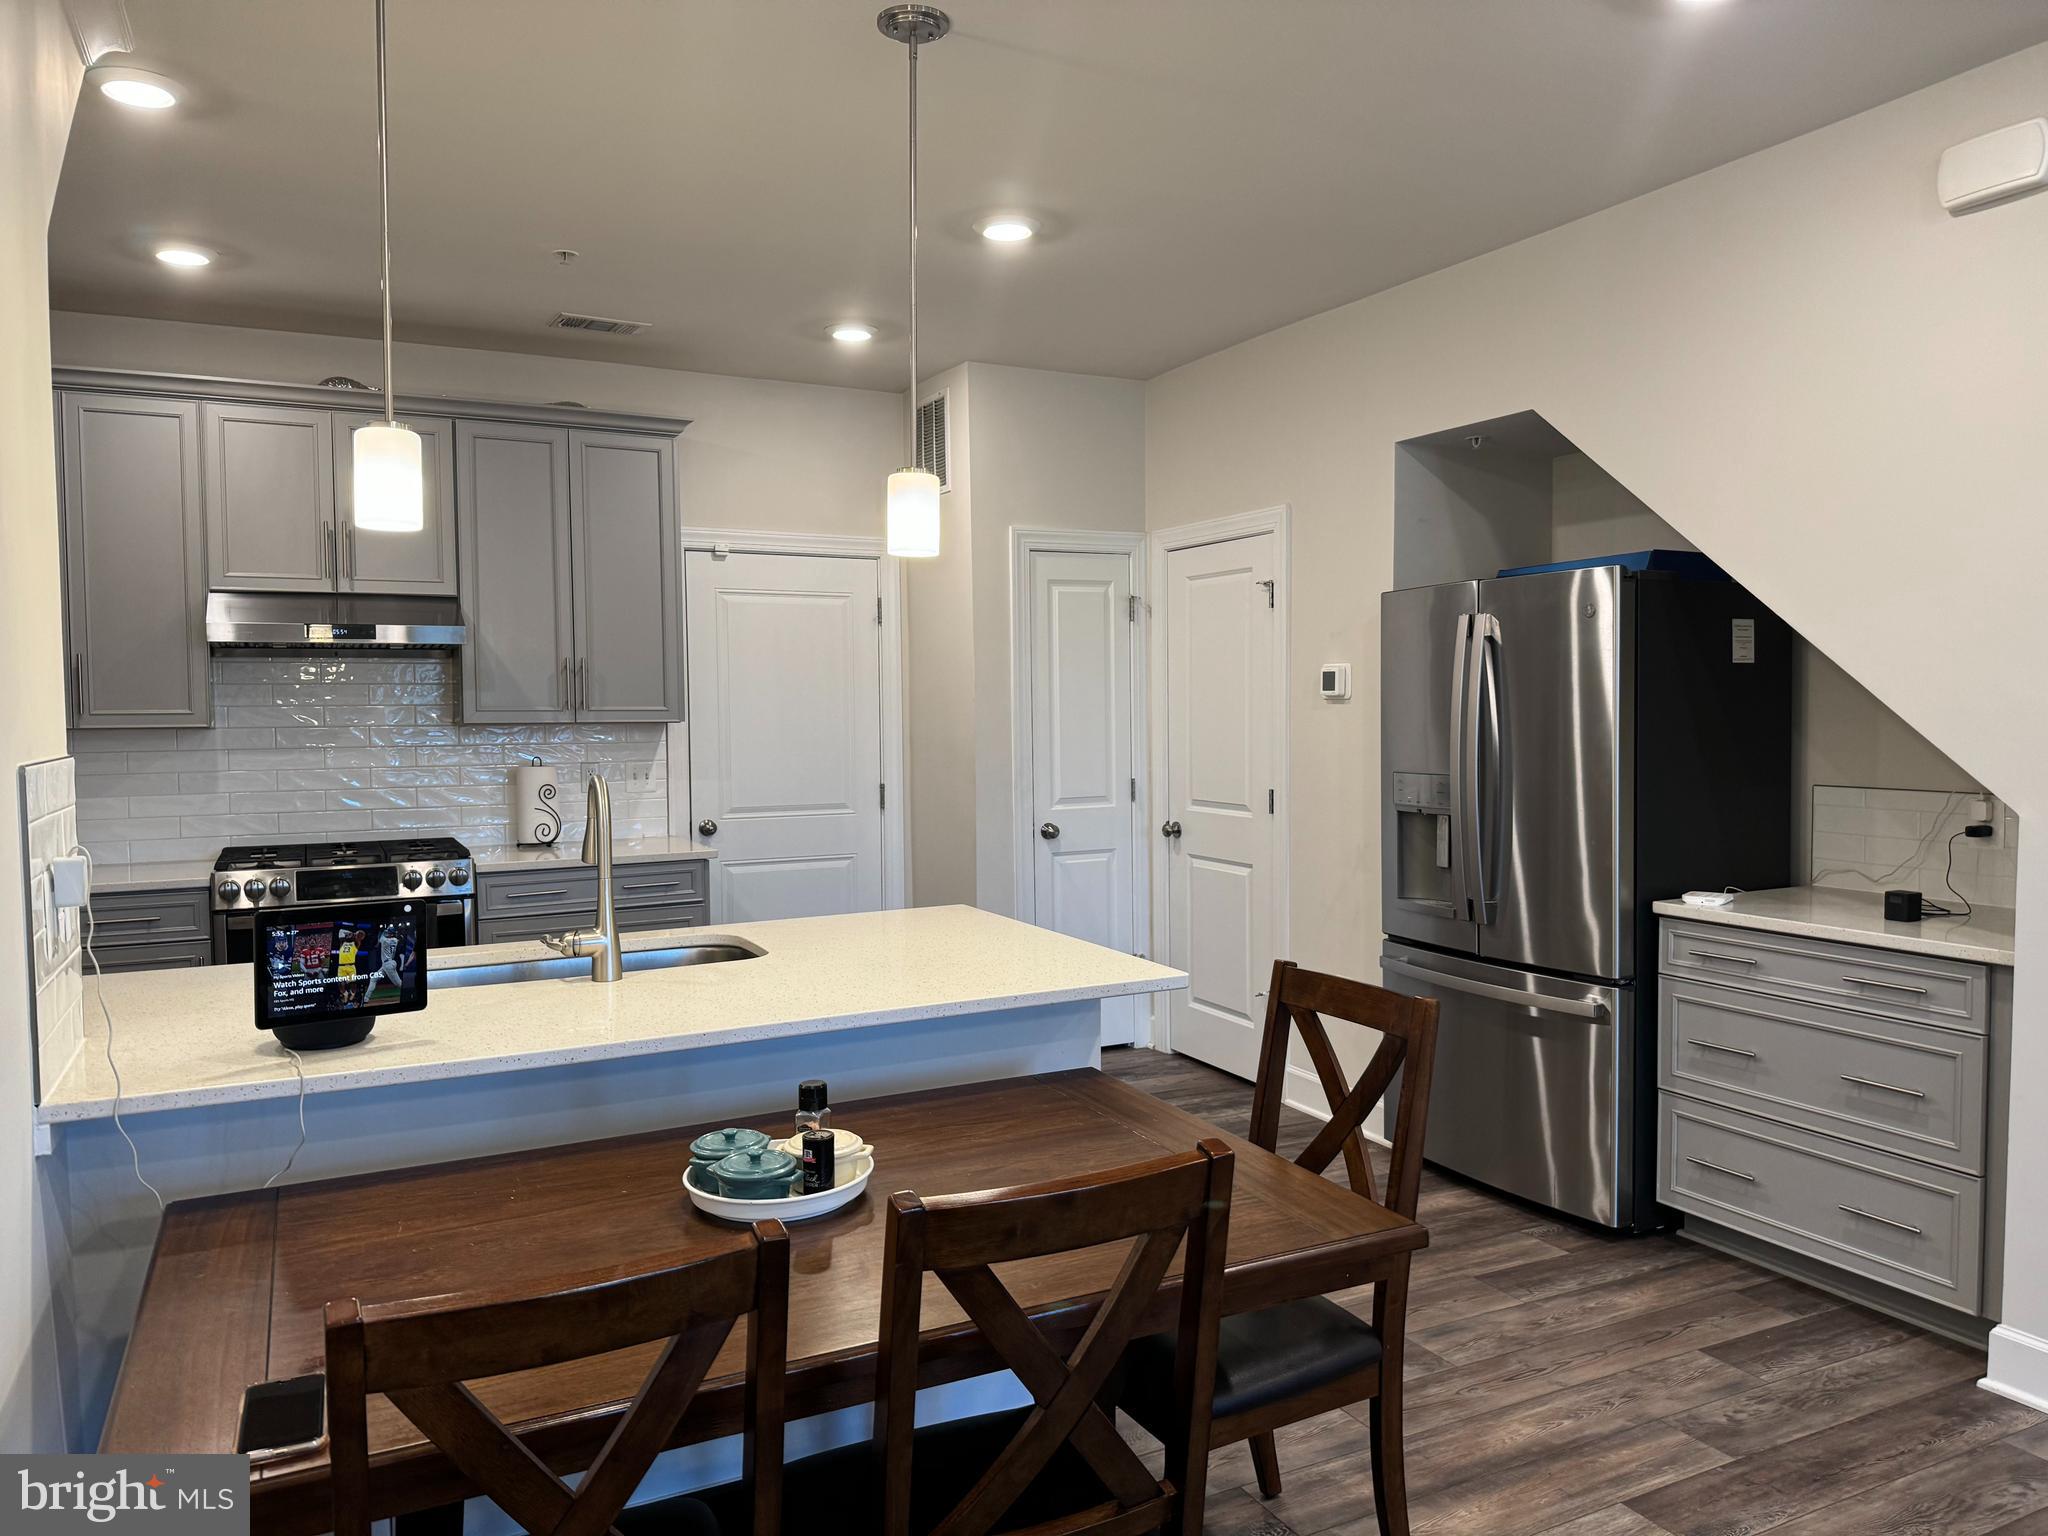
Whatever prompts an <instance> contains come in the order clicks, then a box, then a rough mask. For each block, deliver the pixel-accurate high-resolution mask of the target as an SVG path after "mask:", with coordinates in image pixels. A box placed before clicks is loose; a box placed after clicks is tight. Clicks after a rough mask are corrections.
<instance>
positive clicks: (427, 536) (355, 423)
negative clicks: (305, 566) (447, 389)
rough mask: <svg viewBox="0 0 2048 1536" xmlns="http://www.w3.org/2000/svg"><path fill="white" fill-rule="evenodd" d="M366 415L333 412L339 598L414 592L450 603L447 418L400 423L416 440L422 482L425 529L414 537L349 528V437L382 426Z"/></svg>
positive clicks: (451, 480) (451, 449)
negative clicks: (355, 594) (342, 595)
mask: <svg viewBox="0 0 2048 1536" xmlns="http://www.w3.org/2000/svg"><path fill="white" fill-rule="evenodd" d="M383 419H384V418H383V417H382V416H381V415H379V414H377V413H375V412H367V413H364V414H360V415H358V414H357V413H355V412H353V411H336V412H335V413H334V415H333V417H332V422H333V430H334V521H335V525H336V527H337V528H338V529H339V530H340V539H341V559H340V567H341V578H340V582H339V590H341V591H343V592H395V593H417V594H425V595H428V596H437V597H453V596H455V593H456V576H455V424H454V423H453V422H452V421H449V420H448V419H447V418H445V417H422V416H404V417H401V418H400V419H401V420H402V421H403V422H404V423H405V425H407V426H409V427H411V428H412V429H413V431H415V432H417V433H418V434H419V435H420V454H421V459H422V464H421V468H422V469H423V471H424V473H425V478H426V491H427V496H426V501H427V506H426V524H425V526H424V527H422V528H421V529H420V531H419V532H417V533H375V532H372V531H371V530H369V529H367V528H358V527H356V526H355V443H354V437H355V430H356V428H357V427H367V426H371V425H373V424H374V423H377V422H380V421H382V420H383Z"/></svg>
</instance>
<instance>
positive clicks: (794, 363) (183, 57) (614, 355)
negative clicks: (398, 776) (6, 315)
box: [51, 0, 2048, 388]
mask: <svg viewBox="0 0 2048 1536" xmlns="http://www.w3.org/2000/svg"><path fill="white" fill-rule="evenodd" d="M951 6H952V12H953V16H954V23H955V30H954V33H953V35H952V36H951V37H950V38H948V39H946V40H945V41H943V42H941V43H939V44H937V45H936V46H934V47H932V48H930V49H929V50H927V51H926V53H925V55H924V61H923V69H922V71H921V73H922V81H921V85H922V95H923V118H924V140H925V145H924V150H925V152H924V183H923V194H922V196H923V209H924V233H925V239H924V247H923V248H924V263H923V276H922V287H921V292H920V318H921V327H920V341H921V347H922V351H923V363H924V367H925V371H926V372H927V373H930V372H934V371H936V370H938V369H940V368H943V367H947V366H950V365H951V364H953V363H956V362H960V361H962V360H966V359H974V360H979V361H990V362H1002V363H1013V364H1019V365H1023V366H1027V367H1037V368H1058V369H1070V370H1074V371H1077V372H1084V373H1101V374H1115V375H1121V376H1125V377H1133V378H1147V377H1151V376H1153V375H1155V374H1158V373H1160V372H1162V371H1164V370H1165V369H1168V368H1171V367H1173V366H1175V365H1176V364H1178V363H1182V362H1185V361H1187V360H1189V359H1191V358H1195V357H1199V356H1201V355H1203V354H1205V353H1208V352H1211V351H1214V350H1215V349H1217V348H1219V347H1223V346H1226V345H1229V344H1230V343H1232V342H1235V341H1239V340H1242V339H1243V338H1245V337H1248V336H1252V335H1256V334H1258V333H1259V332H1262V331H1266V330H1270V329H1271V328H1273V327H1274V326H1277V325H1281V324H1284V323H1286V322H1288V321H1291V320H1295V319H1299V318H1301V317H1303V316H1306V315H1311V314H1314V313H1317V312H1318V311H1321V310H1324V309H1328V308H1330V307H1331V306H1333V305H1336V304H1340V303H1344V302H1346V301H1348V300H1351V299H1355V298H1359V297H1361V296H1363V295H1365V294H1368V293H1372V292H1375V291H1377V290H1380V289H1383V288H1386V287H1389V286H1391V285H1393V284H1395V283H1399V282H1402V281H1404V280H1406V279H1408V278H1412V277H1415V276H1418V275H1420V274H1422V273H1425V272H1429V271H1432V270H1435V269H1437V268H1440V267H1443V266H1447V265H1449V264H1451V263H1453V262H1456V261H1459V260H1462V259H1464V258H1467V257H1470V256H1474V255H1477V254H1479V253H1481V252H1483V251H1487V250H1490V249H1493V248H1496V247H1498V246H1502V245H1505V244H1508V243H1510V242H1512V241H1515V240H1518V239H1521V238H1523V237H1525V236H1528V235H1532V234H1535V233H1537V232H1539V231H1541V230H1544V229H1547V228H1550V227H1553V226H1555V225H1558V224H1561V223H1564V222H1567V221H1569V220H1571V219H1574V218H1578V217H1580V216H1582V215H1584V214H1587V213H1590V212H1593V211H1595V210H1597V209H1600V208H1603V207H1606V206H1608V205H1610V204H1613V203H1616V202H1619V201H1621V200H1623V199H1626V198H1628V197H1631V196H1634V195H1636V194H1638V193H1641V192H1645V191H1648V190H1650V189H1652V188H1654V187H1657V186H1661V185H1664V184H1666V183H1668V182H1671V181H1675V180H1677V179H1679V178H1681V177H1684V176H1687V175H1690V174H1692V173H1694V172H1697V171H1700V170H1704V169H1706V168H1708V167H1710V166H1713V165H1716V164H1720V163H1722V162H1724V161H1727V160H1731V159H1734V158H1737V157H1739V156H1741V155H1744V154H1747V153H1750V152H1751V151H1754V150H1757V149H1760V148H1763V147H1765V146H1767V145H1770V144H1773V143H1777V142H1779V141H1781V140H1784V139H1787V138H1790V137H1793V136H1795V135H1797V134H1799V133H1802V132H1805V131H1807V130H1809V129H1811V128H1814V127H1817V126H1820V125H1822V124H1824V123H1828V122H1832V121H1835V120H1837V119H1839V118H1842V117H1845V116H1848V115H1850V114H1852V113H1854V112H1857V111H1859V110H1862V109H1863V108H1866V107H1869V106H1873V105H1875V104H1877V103H1879V102H1882V101H1886V100H1889V99H1890V98H1892V97H1895V96H1898V95H1902V94H1904V93H1905V92H1907V91H1910V90H1913V89H1915V88H1916V87H1919V86H1921V85H1925V84H1928V83H1931V82H1933V81H1935V80H1939V79H1942V78H1945V77H1947V76H1949V75H1952V74H1955V73H1957V72H1959V71H1961V70H1964V69H1967V68H1970V67H1972V66H1974V65H1976V64H1979V63H1983V62H1985V61H1987V60H1990V59H1992V58H1996V57H1998V56H2000V55H2002V54H2006V53H2010V52H2013V51H2015V50H2017V49H2019V48H2022V47H2025V46H2028V45H2030V44H2033V43H2036V42H2040V41H2042V40H2044V39H2048V0H1724V3H1720V4H1705V5H1700V4H1694V5H1687V4H1684V3H1681V0H1235V3H1223V0H951ZM128 8H129V12H130V15H131V16H132V18H133V22H134V30H135V37H136V52H135V56H134V57H135V62H137V63H145V64H148V65H150V66H152V67H156V68H160V69H162V70H163V71H164V72H166V73H169V74H171V75H173V76H175V77H176V78H178V79H180V80H181V81H183V82H184V83H185V84H186V85H187V87H188V88H189V91H190V95H189V97H188V99H187V100H186V101H185V102H184V103H183V104H181V105H180V106H179V107H178V108H177V109H175V110H174V111H171V112H168V113H159V114H145V113H138V112H134V111H129V110H125V109H122V108H120V107H117V106H115V105H113V104H112V103H110V102H107V101H105V100H103V99H102V98H100V97H99V96H98V95H97V93H89V94H88V97H87V98H86V99H85V100H84V101H82V102H81V104H80V107H79V112H78V119H77V126H76V128H75V129H74V132H73V137H72V143H71V148H70V153H69V156H68V158H67V161H66V164H65V171H64V179H63V184H62V186H61V188H60V190H59V194H58V199H57V207H56V213H55V217H54V220H53V223H52V227H51V246H52V252H51V255H52V260H51V284H52V289H53V294H52V297H53V302H54V303H55V305H56V306H57V307H58V308H65V309H82V310H89V311H100V312H108V313H119V314H140V315H155V316H164V317H170V318H177V319H186V320H202V321H213V322H220V323H227V324H237V325H257V326H268V327H275V328H280V329H290V330H304V331H314V332H327V333H334V334H348V335H367V334H373V333H374V330H375V326H376V233H377V225H376V201H375V198H376V161H375V138H374V134H375V116H374V97H373V88H372V87H373V74H372V52H371V47H372V44H371V38H372V31H371V27H372V22H371V16H372V6H371V3H370V0H128ZM877 8H878V5H877V3H876V0H865V3H864V0H574V3H568V0H391V18H392V19H391V37H392V52H393V62H392V85H391V121H392V139H393V153H394V157H395V160H394V166H393V171H392V201H393V217H394V220H395V239H394V261H395V269H394V277H393V284H394V290H395V293H396V298H397V316H398V331H399V335H400V336H401V338H404V339H410V340H417V341H441V342H447V343H452V344H458V345H469V346H481V347H488V348H496V349H502V350H517V351H524V352H544V353H545V352H555V353H561V354H564V355H571V356H579V357H600V358H608V359H617V360H621V361H632V362H644V363H652V364H657V365H661V366H669V367H680V368H692V369H701V370H705V371H710V372H718V373H735V374H750V375H756V376H761V377H768V378H781V379H798V380H809V381H815V382H820V383H839V384H855V385H863V386H870V387H881V388H894V387H899V386H898V381H899V380H900V379H901V378H902V376H903V373H904V370H905V367H906V360H905V352H904V346H903V338H902V331H903V325H904V320H905V314H906V309H905V300H904V294H903V276H902V267H903V218H904V215H903V200H904V199H903V174H904V146H903V127H904V104H903V94H904V50H903V49H902V48H901V47H899V46H898V45H896V44H894V43H891V42H889V41H888V40H887V39H885V38H883V37H882V36H881V35H880V34H879V33H878V32H877V31H876V30H875V24H874V14H873V13H874V10H875V9H877ZM1984 126H1985V127H1986V128H1991V127H1994V126H1997V125H1995V124H1991V123H1986V124H1985V125H1984ZM1928 176H1929V195H1930V196H1932V178H1933V167H1932V164H1931V163H1930V165H1929V168H1928ZM1817 190H1819V189H1817ZM1003 207H1020V208H1023V209H1026V210H1029V211H1030V212H1032V213H1034V214H1036V215H1037V216H1038V217H1040V218H1041V219H1043V220H1044V222H1045V225H1046V230H1045V233H1044V235H1043V236H1042V237H1041V238H1040V239H1039V240H1037V241H1035V242H1033V243H1032V244H1031V245H1029V246H1027V247H1023V248H1010V249H1000V248H995V247H991V246H989V245H987V244H986V243H984V242H983V241H981V240H980V239H979V238H978V237H977V236H976V235H975V234H974V233H973V229H972V224H973V221H974V219H975V218H976V217H977V216H979V215H981V214H983V213H986V212H988V211H991V210H994V209H997V208H1003ZM165 238H179V239H184V240H189V241H192V242H195V243H198V244H201V245H206V246H210V247H213V248H215V249H216V250H218V251H220V252H221V253H222V259H221V260H220V262H219V263H218V264H217V265H216V266H214V267H213V268H211V269H209V270H206V271H204V272H198V273H178V272H172V271H169V270H167V269H165V268H163V267H161V266H160V265H159V264H158V263H157V262H155V261H153V260H152V259H150V257H149V254H148V253H149V249H150V247H151V245H152V244H153V242H155V241H157V240H160V239H165ZM560 246H569V247H573V248H575V249H577V250H579V251H581V252H582V258H581V259H580V260H579V261H577V262H576V263H575V264H574V265H573V266H570V267H562V266H559V265H557V264H556V263H555V261H554V260H553V258H552V257H551V255H550V252H552V251H553V250H554V249H555V248H557V247H560ZM558 309H572V310H583V311H590V312H595V313H598V314H603V315H614V316H622V317H625V318H629V319H636V320H651V321H653V322H654V329H653V330H652V331H651V332H649V333H647V334H645V335H643V336H640V337H637V338H632V339H626V338H609V337H579V336H573V335H568V334H565V333H562V332H558V331H550V330H545V329H542V328H541V326H542V322H543V321H545V320H546V319H547V318H548V317H549V316H551V315H552V314H553V313H554V312H555V311H556V310H558ZM843 316H858V317H862V318H865V319H869V320H871V321H874V322H876V323H877V324H878V325H879V327H880V328H881V331H882V336H881V338H880V339H879V340H878V341H876V342H875V343H874V344H872V345H870V346H869V347H867V348H865V349H849V348H846V347H842V346H837V345H835V344H833V343H831V342H829V341H827V340H826V339H825V338H824V328H825V326H826V324H827V322H829V321H831V320H834V319H837V318H840V317H843Z"/></svg>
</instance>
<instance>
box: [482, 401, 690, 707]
mask: <svg viewBox="0 0 2048 1536" xmlns="http://www.w3.org/2000/svg"><path fill="white" fill-rule="evenodd" d="M455 431H456V448H457V458H458V465H459V467H458V471H457V475H456V483H457V498H456V509H457V523H458V529H459V532H458V541H457V542H458V544H459V547H460V551H461V569H462V606H463V620H464V623H465V624H466V625H467V626H468V629H469V643H468V645H467V646H466V647H465V648H464V654H463V681H462V703H463V718H464V719H465V720H469V721H474V722H478V723H483V724H507V725H529V724H552V723H559V722H564V721H572V720H590V721H661V720H679V719H681V718H682V712H683V708H682V706H683V678H682V642H681V613H682V606H681V594H680V590H679V583H680V574H679V568H678V560H679V553H678V551H679V548H680V542H681V529H680V521H679V517H678V513H677V510H676V491H675V440H674V439H673V438H669V437H658V436H652V435H648V434H642V433H631V432H596V431H585V430H580V429H575V430H569V429H563V428H559V427H535V426H523V425H518V424H510V423H502V422H488V423H486V422H469V421H462V422H458V423H456V429H455Z"/></svg>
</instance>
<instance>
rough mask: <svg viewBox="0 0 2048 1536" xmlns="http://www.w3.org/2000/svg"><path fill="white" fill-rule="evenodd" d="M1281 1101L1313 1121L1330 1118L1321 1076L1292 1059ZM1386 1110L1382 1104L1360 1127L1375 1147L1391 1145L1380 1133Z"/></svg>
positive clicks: (1288, 1067) (1288, 1065)
mask: <svg viewBox="0 0 2048 1536" xmlns="http://www.w3.org/2000/svg"><path fill="white" fill-rule="evenodd" d="M1280 1102H1281V1103H1282V1104H1285V1105H1286V1106H1287V1107H1288V1108H1289V1109H1298V1110H1300V1111H1301V1112H1302V1113H1303V1114H1304V1115H1307V1116H1308V1117H1309V1118H1310V1119H1312V1120H1327V1119H1329V1118H1330V1104H1329V1100H1328V1099H1326V1098H1324V1097H1323V1084H1322V1079H1320V1078H1319V1077H1317V1076H1316V1075H1315V1073H1314V1072H1312V1071H1310V1070H1309V1069H1308V1068H1307V1067H1298V1066H1296V1065H1294V1063H1293V1062H1289V1063H1288V1064H1287V1086H1286V1087H1285V1088H1283V1089H1282V1090H1281V1092H1280ZM1385 1113H1386V1109H1385V1106H1384V1105H1382V1106H1381V1107H1380V1108H1378V1109H1375V1110H1374V1111H1373V1112H1372V1113H1371V1114H1370V1115H1368V1116H1367V1117H1366V1121H1365V1124H1364V1125H1363V1126H1362V1127H1360V1129H1362V1130H1363V1131H1364V1132H1365V1139H1366V1140H1367V1141H1369V1142H1371V1143H1372V1144H1373V1145H1374V1146H1376V1147H1390V1146H1392V1145H1393V1143H1392V1142H1390V1141H1388V1140H1387V1138H1386V1137H1384V1136H1382V1135H1381V1134H1380V1126H1381V1124H1382V1120H1383V1117H1384V1115H1385Z"/></svg>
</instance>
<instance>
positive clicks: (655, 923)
mask: <svg viewBox="0 0 2048 1536" xmlns="http://www.w3.org/2000/svg"><path fill="white" fill-rule="evenodd" d="M710 921H711V909H710V908H709V907H707V906H706V905H704V903H703V902H701V901H700V902H695V903H692V904H691V905H689V906H676V907H635V908H633V909H632V910H631V911H628V910H627V909H626V908H624V907H621V908H620V909H619V931H620V932H622V933H646V932H648V931H649V930H651V929H655V928H702V927H703V926H704V925H705V924H706V923H708V922H710Z"/></svg>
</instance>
